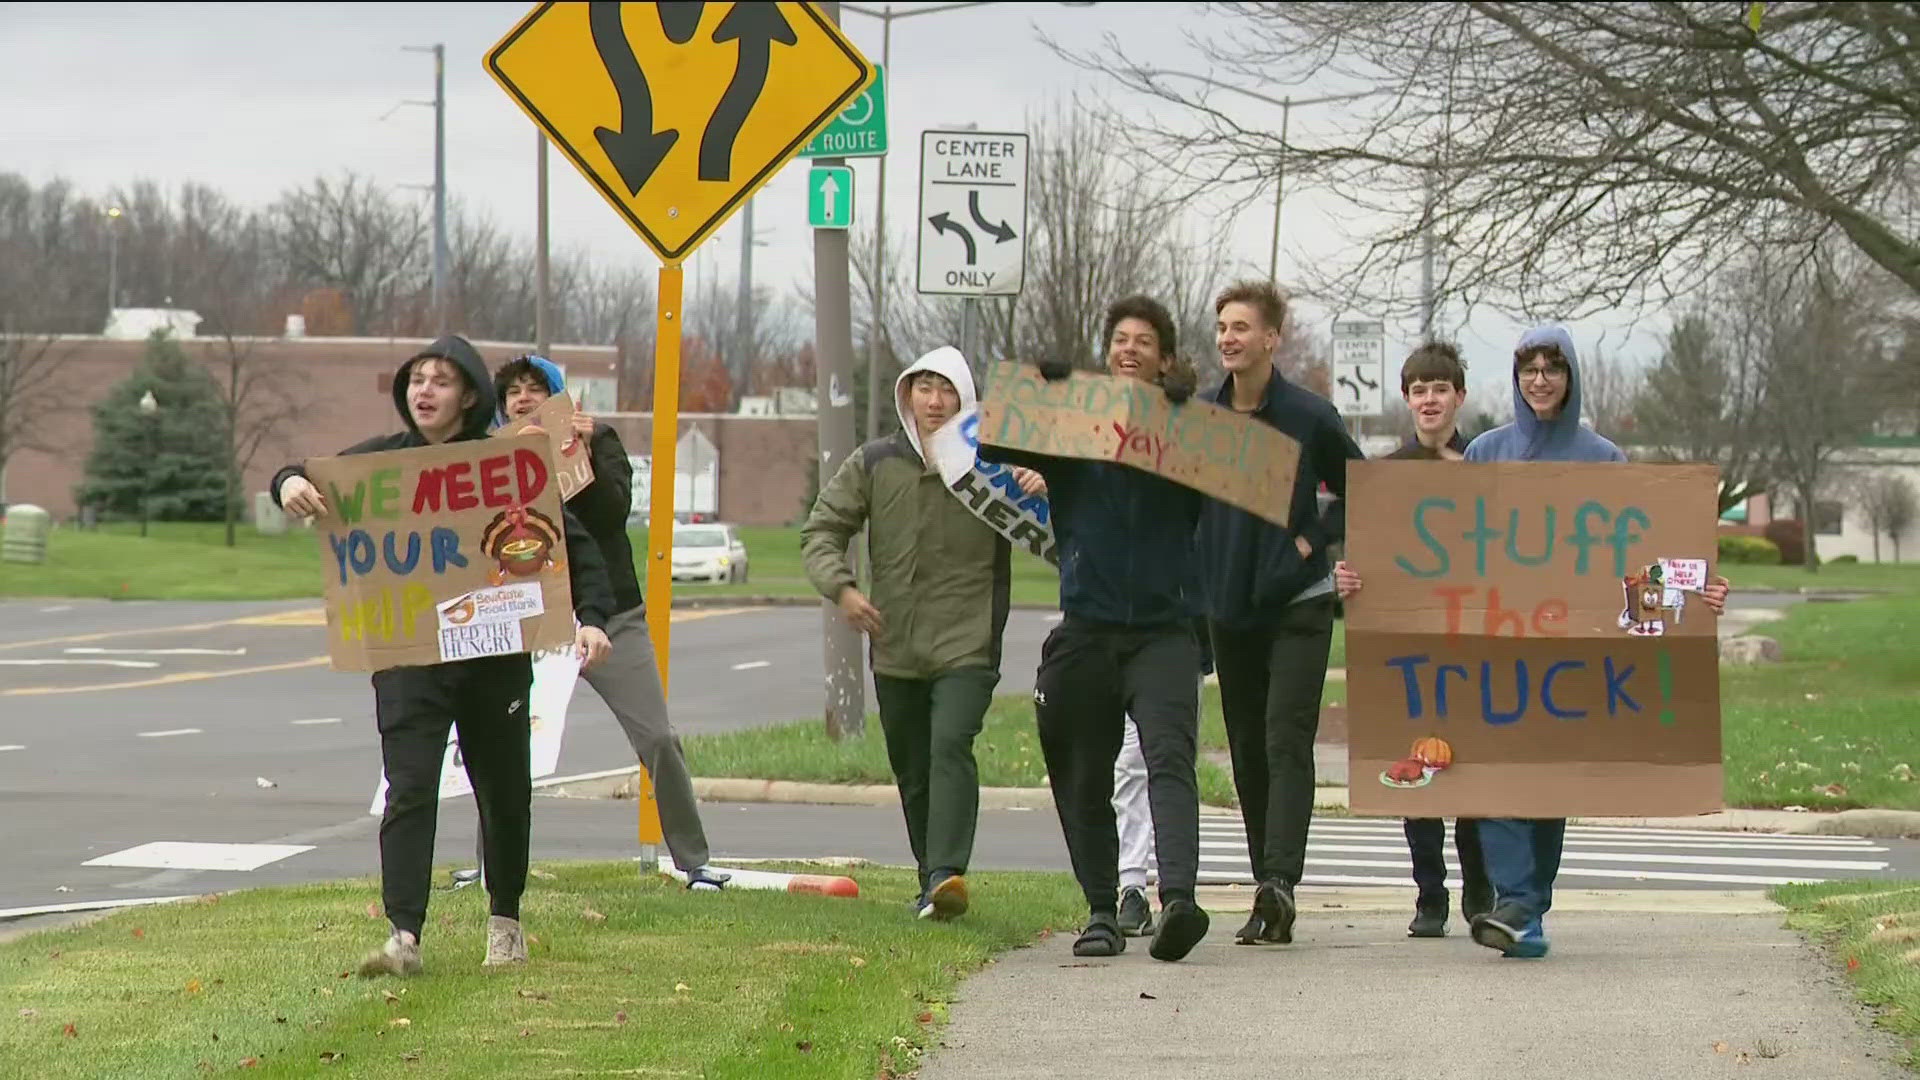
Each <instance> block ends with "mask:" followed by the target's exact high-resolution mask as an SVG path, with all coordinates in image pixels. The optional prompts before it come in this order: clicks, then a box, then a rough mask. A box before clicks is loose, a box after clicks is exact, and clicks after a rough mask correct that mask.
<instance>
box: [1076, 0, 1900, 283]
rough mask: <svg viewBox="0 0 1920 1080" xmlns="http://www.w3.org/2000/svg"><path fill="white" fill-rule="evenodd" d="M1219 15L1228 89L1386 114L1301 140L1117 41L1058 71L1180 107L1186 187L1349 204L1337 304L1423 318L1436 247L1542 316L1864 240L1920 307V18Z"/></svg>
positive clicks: (1812, 12) (1450, 279)
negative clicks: (1423, 256)
mask: <svg viewBox="0 0 1920 1080" xmlns="http://www.w3.org/2000/svg"><path fill="white" fill-rule="evenodd" d="M1211 7H1212V8H1213V9H1214V10H1215V11H1216V12H1217V13H1219V14H1221V15H1224V16H1226V17H1227V18H1226V19H1225V20H1224V21H1221V22H1219V23H1217V24H1216V25H1218V26H1219V29H1218V30H1216V31H1212V32H1211V33H1210V34H1209V35H1208V36H1205V37H1202V38H1200V39H1199V40H1198V41H1197V42H1196V44H1197V45H1198V47H1199V48H1200V50H1201V51H1202V53H1203V54H1204V56H1205V61H1206V63H1205V66H1206V67H1207V68H1208V70H1209V73H1210V76H1211V77H1212V78H1213V79H1214V80H1217V81H1219V82H1227V83H1234V84H1239V85H1242V86H1259V87H1262V88H1263V89H1264V92H1265V93H1266V94H1267V95H1269V96H1276V97H1277V96H1279V95H1280V93H1281V92H1282V90H1281V88H1283V87H1284V88H1296V87H1297V88H1309V87H1310V88H1312V89H1311V90H1310V91H1309V92H1314V93H1318V92H1321V90H1322V88H1325V87H1329V86H1331V87H1336V88H1350V89H1353V90H1354V91H1355V92H1356V93H1362V94H1366V95H1367V97H1366V98H1365V99H1364V101H1362V102H1358V103H1355V104H1354V105H1352V106H1351V113H1352V116H1351V118H1350V119H1349V120H1347V121H1344V122H1336V123H1331V124H1329V123H1309V124H1301V123H1299V122H1298V121H1297V120H1296V123H1295V124H1294V125H1292V130H1291V132H1289V133H1288V134H1286V135H1282V134H1281V130H1282V126H1281V125H1278V124H1276V123H1274V122H1273V121H1274V118H1273V117H1272V116H1271V115H1270V111H1269V112H1266V113H1262V114H1260V115H1259V116H1258V117H1254V118H1247V117H1245V114H1244V112H1243V111H1242V110H1243V106H1244V103H1242V102H1239V101H1238V100H1237V99H1233V98H1229V97H1228V96H1227V95H1223V94H1217V93H1214V92H1212V91H1211V90H1209V89H1208V88H1207V86H1208V84H1207V83H1206V82H1201V81H1192V80H1184V79H1175V78H1171V77H1169V74H1170V73H1167V72H1164V71H1161V70H1159V69H1157V68H1156V67H1155V66H1154V65H1152V64H1151V63H1147V62H1144V61H1142V60H1132V59H1128V58H1126V57H1124V56H1119V55H1116V54H1118V53H1119V52H1120V50H1119V48H1118V46H1117V45H1115V44H1113V43H1111V42H1109V47H1108V48H1106V49H1103V50H1096V51H1095V52H1092V53H1076V52H1073V51H1071V50H1067V49H1063V48H1061V47H1060V46H1058V45H1056V46H1055V48H1056V49H1057V50H1058V51H1060V52H1061V53H1062V54H1063V55H1066V56H1067V57H1068V58H1069V59H1071V60H1073V61H1075V62H1077V63H1079V64H1080V65H1082V66H1084V67H1086V68H1088V69H1090V70H1095V71H1100V72H1103V73H1108V74H1111V75H1113V76H1114V78H1115V79H1116V80H1117V81H1118V82H1119V83H1121V84H1122V85H1124V86H1127V87H1130V88H1132V89H1135V90H1137V91H1141V92H1144V93H1146V94H1148V95H1151V96H1152V97H1153V98H1155V99H1158V100H1159V101H1161V102H1163V103H1171V104H1173V105H1175V106H1176V109H1175V110H1174V113H1175V115H1174V117H1172V118H1169V119H1165V120H1159V121H1156V120H1155V119H1154V118H1153V117H1152V116H1151V115H1148V114H1147V112H1146V111H1145V110H1143V111H1142V116H1141V118H1140V129H1139V130H1140V131H1141V132H1142V133H1143V134H1142V139H1141V142H1142V143H1143V144H1144V146H1145V147H1147V148H1149V149H1151V150H1152V151H1154V152H1155V153H1156V156H1157V157H1158V158H1159V160H1160V161H1161V162H1162V163H1163V164H1165V165H1167V166H1168V167H1171V168H1179V169H1181V170H1182V172H1183V174H1184V176H1185V177H1186V179H1187V180H1189V181H1190V182H1192V183H1195V184H1198V185H1204V186H1209V187H1211V186H1220V185H1226V186H1228V187H1231V188H1235V189H1238V190H1242V191H1245V190H1248V189H1250V188H1251V189H1261V188H1266V186H1267V185H1268V184H1269V183H1270V182H1271V180H1272V177H1273V174H1274V171H1275V165H1276V163H1279V164H1280V165H1283V166H1284V168H1285V170H1286V173H1287V176H1288V177H1289V182H1292V181H1293V180H1295V179H1298V180H1302V181H1306V182H1317V183H1320V184H1322V185H1324V186H1326V187H1327V188H1329V189H1331V190H1333V191H1335V192H1336V193H1337V194H1338V195H1339V196H1340V197H1341V198H1344V199H1346V200H1348V201H1349V202H1350V203H1352V204H1353V206H1354V208H1355V209H1356V210H1357V211H1358V213H1355V214H1352V215H1349V216H1350V217H1351V218H1353V219H1355V220H1357V221H1359V222H1360V223H1361V224H1360V225H1359V226H1358V229H1357V231H1358V233H1359V237H1358V238H1359V240H1360V243H1359V244H1357V245H1356V248H1355V253H1354V257H1352V258H1350V259H1346V260H1344V261H1340V262H1332V261H1326V262H1318V263H1316V264H1315V269H1316V270H1317V271H1324V274H1323V279H1322V280H1320V281H1318V282H1316V284H1317V285H1318V286H1319V287H1320V288H1321V289H1323V290H1327V291H1338V292H1343V293H1346V294H1347V295H1352V296H1354V297H1356V298H1360V299H1366V300H1370V301H1372V302H1373V303H1374V306H1382V305H1389V304H1391V305H1394V306H1395V307H1397V308H1398V309H1399V310H1400V311H1403V312H1410V310H1411V308H1412V307H1413V305H1414V300H1415V298H1414V297H1411V296H1409V295H1408V293H1407V291H1406V290H1405V289H1403V288H1398V287H1396V282H1397V280H1398V279H1399V278H1401V277H1402V276H1403V271H1404V268H1405V267H1406V265H1407V264H1408V263H1409V262H1410V261H1411V260H1412V259H1415V258H1417V257H1418V255H1419V253H1420V247H1421V244H1422V241H1423V240H1424V239H1425V238H1426V237H1427V236H1428V235H1429V234H1431V235H1432V236H1433V237H1434V238H1435V239H1437V241H1438V242H1439V244H1440V245H1441V246H1442V247H1443V249H1444V250H1445V252H1446V254H1447V258H1446V259H1445V261H1444V264H1443V273H1442V277H1441V280H1440V281H1439V282H1438V283H1437V288H1438V290H1439V292H1440V295H1441V296H1442V298H1458V299H1462V300H1464V301H1466V302H1468V303H1470V304H1471V303H1478V302H1483V301H1485V302H1492V303H1497V304H1499V305H1500V306H1504V307H1507V308H1510V309H1516V310H1519V311H1523V312H1526V313H1528V314H1551V315H1554V316H1557V317H1562V318H1572V317H1578V316H1579V315H1582V314H1585V313H1588V312H1591V311H1595V310H1601V309H1606V308H1613V307H1617V306H1620V305H1622V304H1625V303H1629V302H1632V301H1635V300H1637V299H1640V298H1643V297H1644V296H1645V295H1646V294H1647V293H1648V292H1649V291H1652V292H1654V293H1665V294H1668V295H1672V294H1676V293H1682V292H1685V291H1687V290H1688V289H1689V287H1690V286H1693V285H1696V284H1698V283H1700V282H1701V281H1703V280H1705V279H1706V278H1707V277H1708V276H1710V275H1711V274H1712V272H1714V271H1715V270H1717V269H1718V268H1720V267H1721V266H1723V265H1725V264H1726V262H1727V261H1728V260H1729V258H1730V257H1732V255H1733V254H1734V253H1735V252H1737V251H1738V250H1739V247H1740V245H1741V243H1742V242H1744V241H1748V240H1752V241H1758V242H1761V243H1764V244H1766V245H1767V246H1770V247H1783V246H1791V247H1797V248H1799V249H1801V250H1803V251H1804V250H1809V249H1811V248H1812V247H1813V246H1814V245H1815V244H1817V243H1819V242H1822V241H1824V240H1826V239H1828V238H1830V237H1831V238H1839V239H1843V240H1844V242H1845V243H1847V244H1850V245H1851V246H1852V247H1853V248H1854V249H1855V250H1856V251H1857V252H1858V253H1860V254H1862V255H1864V256H1865V257H1866V258H1868V259H1870V260H1871V261H1873V262H1874V263H1877V264H1879V265H1880V266H1882V267H1884V268H1885V269H1886V270H1887V272H1888V273H1890V274H1892V275H1894V276H1895V277H1896V278H1897V279H1898V280H1900V281H1901V282H1903V283H1904V284H1905V286H1906V288H1908V289H1909V290H1911V291H1913V292H1920V235H1916V234H1915V233H1914V231H1913V230H1912V229H1911V228H1907V229H1902V228H1899V227H1897V226H1896V225H1895V223H1894V213H1895V210H1894V208H1895V205H1896V203H1897V202H1898V201H1899V200H1900V199H1901V198H1903V197H1904V191H1905V189H1904V188H1903V186H1902V185H1904V184H1906V183H1908V182H1909V181H1910V178H1911V172H1910V170H1911V168H1912V163H1913V161H1914V155H1915V152H1916V150H1920V64H1916V63H1915V62H1914V59H1913V50H1914V48H1915V42H1916V41H1917V40H1920V6H1916V5H1914V4H1910V3H1897V4H1859V3H1807V2H1802V3H1773V4H1765V5H1761V4H1732V3H1727V4H1682V3H1605V2H1567V3H1554V4H1536V3H1518V2H1515V3H1495V2H1485V0H1475V2H1468V3H1457V4H1418V3H1390V4H1382V3H1301V2H1291V3H1223V4H1215V5H1211ZM1373 222H1378V223H1379V224H1378V225H1377V226H1374V225H1372V224H1371V223H1373Z"/></svg>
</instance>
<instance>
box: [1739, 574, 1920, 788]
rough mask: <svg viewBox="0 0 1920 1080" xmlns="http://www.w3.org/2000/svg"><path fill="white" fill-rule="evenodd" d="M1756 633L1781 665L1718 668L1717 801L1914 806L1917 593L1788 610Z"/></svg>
mask: <svg viewBox="0 0 1920 1080" xmlns="http://www.w3.org/2000/svg"><path fill="white" fill-rule="evenodd" d="M1917 580H1920V579H1917ZM1755 632H1756V633H1760V634H1764V635H1766V636H1768V637H1772V638H1774V639H1775V640H1777V641H1779V642H1780V647H1781V649H1782V651H1783V653H1784V655H1785V657H1786V659H1785V661H1784V662H1783V663H1779V664H1771V665H1762V666H1759V667H1754V668H1727V669H1723V670H1722V672H1721V720H1722V732H1723V735H1722V738H1723V746H1724V751H1725V757H1726V789H1727V805H1729V806H1787V805H1799V806H1805V807H1808V808H1809V809H1814V810H1832V809H1843V808H1846V807H1855V806H1880V807H1892V808H1896V809H1904V810H1916V809H1920V780H1916V779H1915V775H1916V770H1920V663H1916V662H1915V660H1914V655H1915V654H1914V640H1915V635H1916V634H1920V595H1916V594H1914V593H1906V594H1904V595H1894V596H1887V597H1879V598H1874V599H1870V600H1860V601H1856V602H1851V603H1803V604H1797V605H1795V606H1794V607H1793V608H1792V609H1791V612H1790V614H1789V615H1788V617H1787V618H1786V619H1784V620H1782V621H1779V622H1771V623H1763V624H1761V625H1760V626H1759V627H1758V628H1756V631H1755Z"/></svg>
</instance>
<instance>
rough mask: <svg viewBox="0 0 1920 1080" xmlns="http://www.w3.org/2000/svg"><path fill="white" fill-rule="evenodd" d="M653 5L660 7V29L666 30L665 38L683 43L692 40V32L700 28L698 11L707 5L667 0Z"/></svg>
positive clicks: (676, 43) (677, 43) (675, 42)
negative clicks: (667, 0)
mask: <svg viewBox="0 0 1920 1080" xmlns="http://www.w3.org/2000/svg"><path fill="white" fill-rule="evenodd" d="M654 6H655V7H657V8H659V9H660V29H661V30H663V31H665V32H666V35H667V40H668V41H671V42H673V43H674V44H675V45H685V44H686V43H687V42H689V41H692V40H693V32H694V31H695V30H698V29H700V13H701V12H702V11H703V10H705V8H706V6H707V5H706V4H704V3H680V2H677V0H669V2H667V3H661V4H656V5H654Z"/></svg>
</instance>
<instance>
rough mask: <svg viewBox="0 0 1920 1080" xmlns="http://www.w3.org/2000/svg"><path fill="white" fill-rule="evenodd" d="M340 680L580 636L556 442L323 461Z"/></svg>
mask: <svg viewBox="0 0 1920 1080" xmlns="http://www.w3.org/2000/svg"><path fill="white" fill-rule="evenodd" d="M307 475H308V476H309V478H311V479H312V481H313V483H314V485H315V486H316V487H318V488H319V489H320V490H321V491H322V492H323V493H324V494H325V496H326V500H327V507H328V513H327V514H326V516H324V517H322V518H319V519H317V520H316V521H315V522H314V529H315V531H316V532H317V533H318V534H319V540H320V553H321V562H322V565H323V573H324V574H325V575H326V589H325V601H326V608H327V647H328V653H329V655H330V656H331V658H332V661H333V667H334V669H335V670H336V671H380V670H383V669H386V668H390V667H401V666H407V665H420V664H439V663H446V662H450V661H455V660H470V659H473V658H475V657H480V656H501V655H506V654H510V653H523V652H539V651H543V650H547V649H558V648H562V647H564V646H565V645H567V644H568V643H570V642H571V641H572V640H573V633H574V627H573V596H572V590H571V588H570V587H569V584H568V578H567V564H566V563H567V549H566V531H565V528H564V527H563V526H562V525H561V523H560V522H561V518H562V514H563V513H564V511H563V510H561V507H560V489H559V486H558V485H557V484H555V483H554V482H553V476H554V472H553V463H552V455H551V450H550V448H549V446H548V444H547V443H546V442H544V441H541V440H537V439H521V440H515V441H511V442H509V441H503V440H499V439H475V440H470V441H462V442H452V443H445V444H442V445H439V446H423V447H417V448H413V449H408V450H389V451H384V452H382V453H377V454H354V455H349V456H344V457H329V458H314V459H312V460H310V461H308V462H307Z"/></svg>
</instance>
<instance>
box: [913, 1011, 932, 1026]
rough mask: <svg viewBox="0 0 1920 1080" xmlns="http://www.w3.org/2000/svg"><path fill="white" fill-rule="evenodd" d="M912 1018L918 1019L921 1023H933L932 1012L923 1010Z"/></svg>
mask: <svg viewBox="0 0 1920 1080" xmlns="http://www.w3.org/2000/svg"><path fill="white" fill-rule="evenodd" d="M914 1019H915V1020H917V1021H919V1022H920V1023H922V1024H931V1023H933V1014H932V1013H930V1012H923V1013H921V1014H920V1015H919V1016H916V1017H914Z"/></svg>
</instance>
